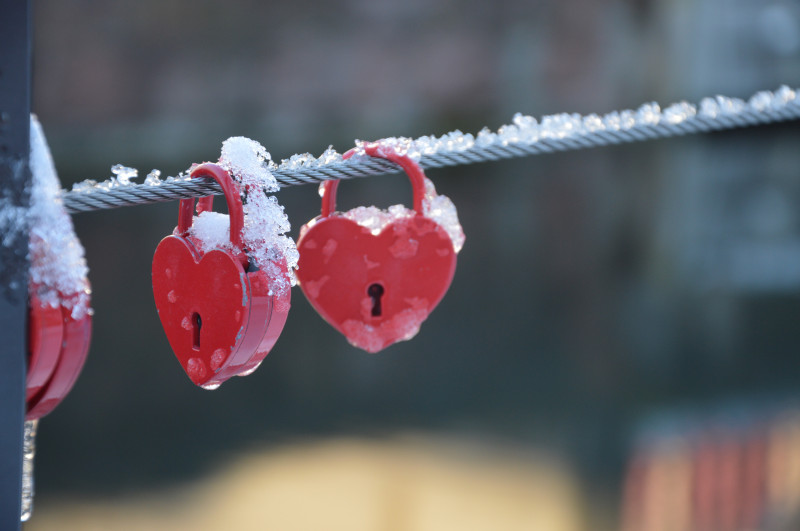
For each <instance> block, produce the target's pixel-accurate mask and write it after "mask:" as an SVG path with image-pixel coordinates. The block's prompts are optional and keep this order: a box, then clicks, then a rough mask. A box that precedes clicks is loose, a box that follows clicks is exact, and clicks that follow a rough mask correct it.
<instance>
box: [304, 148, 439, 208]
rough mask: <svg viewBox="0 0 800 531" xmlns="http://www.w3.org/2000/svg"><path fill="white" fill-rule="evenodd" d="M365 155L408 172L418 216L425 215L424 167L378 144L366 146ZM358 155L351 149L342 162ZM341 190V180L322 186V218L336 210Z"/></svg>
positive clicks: (326, 182)
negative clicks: (338, 189) (386, 161)
mask: <svg viewBox="0 0 800 531" xmlns="http://www.w3.org/2000/svg"><path fill="white" fill-rule="evenodd" d="M364 153H366V154H367V155H369V156H370V157H376V158H381V159H386V160H388V161H391V162H394V163H395V164H397V165H398V166H400V167H401V168H403V170H404V171H405V172H406V175H407V176H408V180H409V181H411V188H412V190H413V194H414V196H413V198H414V210H415V211H416V212H417V213H418V214H424V213H423V211H422V200H423V198H424V197H425V173H424V172H423V171H422V167H421V166H420V165H419V164H418V163H417V161H415V160H414V159H412V158H411V157H409V156H408V155H400V154H398V153H397V152H396V151H395V150H394V149H393V148H391V147H388V146H383V145H381V144H379V143H377V142H372V143H370V144H367V145H366V146H364ZM355 154H356V150H355V148H354V149H351V150H350V151H348V152H347V153H345V154H344V155H342V160H347V159H349V158H350V157H352V156H353V155H355ZM337 188H339V180H338V179H336V180H330V181H324V182H323V183H322V185H321V189H322V213H321V214H320V217H323V218H326V217H328V216H330V215H331V213H332V212H333V211H334V210H336V190H337Z"/></svg>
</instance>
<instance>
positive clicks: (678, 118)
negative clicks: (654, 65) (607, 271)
mask: <svg viewBox="0 0 800 531" xmlns="http://www.w3.org/2000/svg"><path fill="white" fill-rule="evenodd" d="M798 118H800V98H798V94H797V93H796V91H795V90H793V89H790V88H789V87H786V86H784V87H781V88H780V89H779V90H777V91H775V92H768V91H761V92H758V93H756V94H755V95H754V96H753V97H752V98H750V100H749V101H748V102H745V101H743V100H739V99H735V98H726V97H723V96H717V97H716V98H704V99H703V100H702V101H701V103H700V108H699V110H698V107H697V106H695V105H692V104H689V103H685V102H681V103H677V104H674V105H672V106H670V107H668V108H666V109H665V110H664V111H662V110H661V109H660V107H659V106H658V105H657V104H655V103H649V104H645V105H642V106H641V107H640V108H639V109H638V110H637V111H631V110H625V111H614V112H611V113H608V114H606V115H604V116H598V115H596V114H590V115H587V116H581V115H579V114H560V115H553V116H545V117H543V118H542V120H541V122H539V121H537V120H535V119H534V118H531V117H530V116H522V115H519V114H517V115H515V116H514V123H513V124H509V125H504V126H502V127H500V128H499V129H498V131H497V132H496V133H495V132H491V131H489V130H488V129H484V130H482V131H481V132H480V133H478V134H477V135H475V136H473V135H471V134H463V133H461V132H460V131H453V132H450V133H447V134H445V135H443V136H441V137H438V138H436V137H433V136H428V137H420V138H418V139H408V138H391V139H384V140H382V141H381V142H388V143H391V144H392V145H393V146H394V148H395V149H397V150H399V151H402V152H405V153H407V154H409V155H410V156H412V157H414V158H416V159H418V160H419V162H420V164H421V165H422V167H423V168H441V167H445V166H457V165H465V164H473V163H477V162H488V161H496V160H501V159H508V158H514V157H523V156H530V155H540V154H544V153H553V152H557V151H570V150H578V149H586V148H591V147H600V146H608V145H612V144H623V143H632V142H644V141H647V140H655V139H659V138H668V137H674V136H681V135H688V134H697V133H708V132H712V131H722V130H726V129H734V128H742V127H749V126H756V125H762V124H768V123H773V122H782V121H787V120H796V119H798ZM356 146H357V147H356V149H357V150H358V149H362V148H361V146H363V143H358V142H357V145H356ZM268 169H269V170H270V171H271V173H272V174H273V175H274V176H275V178H276V180H277V181H278V183H279V184H280V186H281V187H284V186H293V185H300V184H313V183H319V182H321V181H323V180H327V179H350V178H354V177H367V176H372V175H380V174H389V173H397V172H399V171H401V170H400V168H399V166H397V165H395V164H393V163H391V162H388V161H385V160H383V159H375V158H371V157H358V156H355V157H352V158H350V159H348V160H342V157H341V155H339V154H338V153H336V152H335V151H334V150H333V149H331V148H329V149H328V150H327V151H326V152H325V153H323V154H322V155H321V156H320V157H319V158H315V157H313V156H311V155H309V154H304V155H294V156H292V157H291V158H289V159H287V160H284V161H282V162H281V164H275V163H272V162H270V163H269V168H268ZM109 182H110V183H111V184H108V183H109ZM154 184H155V185H154ZM221 193H222V192H221V190H220V188H219V185H217V183H216V182H214V181H211V180H206V179H192V180H189V179H188V178H186V177H179V178H170V179H167V180H165V181H160V180H158V179H156V180H155V181H154V182H151V183H149V184H134V183H131V184H125V185H120V184H119V183H116V184H115V183H114V181H113V179H112V180H111V181H106V183H100V184H98V185H95V184H94V183H93V182H92V184H91V185H88V186H86V185H84V186H80V187H76V188H74V189H73V190H72V191H63V192H62V198H63V201H64V205H65V207H66V209H67V211H68V212H71V213H76V212H85V211H90V210H101V209H109V208H116V207H122V206H132V205H139V204H146V203H155V202H162V201H173V200H176V199H183V198H189V197H198V196H203V195H211V194H213V195H218V194H221Z"/></svg>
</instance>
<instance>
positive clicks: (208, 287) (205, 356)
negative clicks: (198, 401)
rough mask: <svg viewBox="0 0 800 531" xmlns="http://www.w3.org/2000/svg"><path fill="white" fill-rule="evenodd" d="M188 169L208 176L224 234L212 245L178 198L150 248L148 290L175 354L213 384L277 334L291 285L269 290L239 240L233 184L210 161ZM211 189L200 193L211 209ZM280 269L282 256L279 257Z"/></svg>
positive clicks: (196, 377)
mask: <svg viewBox="0 0 800 531" xmlns="http://www.w3.org/2000/svg"><path fill="white" fill-rule="evenodd" d="M191 177H193V178H199V177H212V178H214V179H215V180H216V181H217V182H218V183H219V184H220V186H221V187H222V190H223V192H224V194H225V199H226V201H227V203H228V211H229V213H230V241H229V242H226V243H225V244H224V245H222V246H220V247H218V248H214V249H204V245H203V242H201V241H199V240H198V239H197V238H195V237H193V236H191V235H190V233H189V232H190V229H191V227H192V223H193V217H192V210H193V209H194V200H193V199H184V200H182V201H181V204H180V213H179V218H178V226H177V228H176V229H175V231H174V233H173V235H172V236H167V237H166V238H164V239H163V240H161V242H160V243H159V244H158V248H157V249H156V252H155V255H154V256H153V270H152V272H153V296H154V298H155V303H156V308H157V309H158V316H159V318H160V319H161V324H162V325H163V327H164V331H165V332H166V335H167V339H168V341H169V344H170V346H171V347H172V350H173V352H174V353H175V356H176V357H177V358H178V361H179V362H180V364H181V366H182V367H183V369H184V371H186V374H187V375H188V376H189V378H190V379H191V380H192V382H194V383H195V384H197V385H199V386H201V387H203V388H205V389H215V388H217V387H218V386H219V385H220V384H221V383H222V382H224V381H225V380H227V379H229V378H230V377H232V376H241V375H244V374H248V373H249V372H252V371H253V370H254V369H255V368H256V367H258V365H259V364H260V363H261V361H262V360H263V359H264V357H265V356H266V355H267V354H268V353H269V351H270V349H271V348H272V347H273V345H274V344H275V342H276V341H277V339H278V336H279V335H280V333H281V331H282V330H283V325H284V324H285V322H286V317H287V315H288V312H289V306H290V291H289V290H286V291H284V292H281V293H278V294H274V293H272V292H271V291H270V283H271V279H270V276H269V275H268V274H267V273H266V272H265V271H262V270H259V269H258V268H257V267H256V266H255V264H254V261H253V260H252V259H249V258H248V255H247V253H246V250H245V248H244V245H243V243H242V227H243V224H244V214H243V209H242V200H241V197H240V193H239V187H238V185H237V184H236V183H235V182H234V181H233V180H232V179H231V176H230V175H229V174H228V172H227V171H225V170H224V169H222V168H221V167H219V166H217V165H216V164H202V165H200V166H197V167H195V169H194V170H193V171H192V172H191ZM212 201H213V197H206V198H202V199H200V200H199V201H198V206H197V210H198V212H205V211H209V210H210V209H211V206H212V204H211V203H212ZM279 269H280V272H281V274H284V275H285V274H286V264H285V263H284V264H279Z"/></svg>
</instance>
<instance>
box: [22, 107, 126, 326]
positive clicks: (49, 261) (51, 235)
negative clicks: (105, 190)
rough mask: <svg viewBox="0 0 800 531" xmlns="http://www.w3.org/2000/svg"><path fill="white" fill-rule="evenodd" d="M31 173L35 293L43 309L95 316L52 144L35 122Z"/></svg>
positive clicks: (84, 262)
mask: <svg viewBox="0 0 800 531" xmlns="http://www.w3.org/2000/svg"><path fill="white" fill-rule="evenodd" d="M30 168H31V175H32V183H33V185H32V187H31V206H30V209H29V211H28V219H29V222H30V234H31V239H30V246H29V250H28V252H29V256H30V261H31V268H30V280H31V289H33V287H34V286H37V288H38V290H37V295H38V296H39V298H40V299H41V300H42V302H43V303H45V304H49V305H50V306H52V307H53V308H55V307H57V306H58V305H59V304H61V305H62V306H64V307H65V308H67V309H68V310H71V312H72V317H73V318H74V319H80V318H82V317H83V316H85V315H86V314H87V313H88V314H91V312H92V310H91V308H90V307H89V301H90V295H91V290H90V288H89V282H88V280H87V278H86V276H87V274H88V272H89V268H88V267H87V266H86V260H85V258H84V251H83V246H82V245H81V242H80V241H79V240H78V238H77V236H76V235H75V229H74V228H73V226H72V219H71V218H70V217H69V215H67V212H66V210H65V209H64V205H63V202H62V200H61V195H60V192H61V186H60V183H59V180H58V176H57V175H56V169H55V166H54V165H53V159H52V157H51V156H50V150H49V148H48V146H47V141H46V140H45V137H44V133H43V132H42V128H41V126H40V125H39V122H38V121H37V120H36V118H35V117H34V116H31V156H30ZM117 175H119V174H117Z"/></svg>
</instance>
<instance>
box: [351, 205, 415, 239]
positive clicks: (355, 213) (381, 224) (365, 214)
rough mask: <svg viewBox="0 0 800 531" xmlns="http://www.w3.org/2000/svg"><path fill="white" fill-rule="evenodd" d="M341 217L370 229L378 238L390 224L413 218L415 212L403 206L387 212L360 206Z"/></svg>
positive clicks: (391, 207) (394, 207) (397, 206)
mask: <svg viewBox="0 0 800 531" xmlns="http://www.w3.org/2000/svg"><path fill="white" fill-rule="evenodd" d="M341 215H342V217H344V218H347V219H349V220H352V221H355V222H356V223H358V224H359V225H361V226H362V227H365V228H367V229H369V230H370V232H371V233H372V234H374V235H375V236H377V235H378V234H380V233H381V231H382V230H383V229H385V228H386V226H387V225H389V224H390V223H392V222H394V221H397V220H400V219H404V218H410V217H413V216H414V211H413V210H411V209H408V208H406V207H404V206H403V205H392V206H390V207H389V208H388V209H386V210H382V209H380V208H378V207H376V206H359V207H356V208H354V209H352V210H348V211H347V212H342V214H341Z"/></svg>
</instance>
